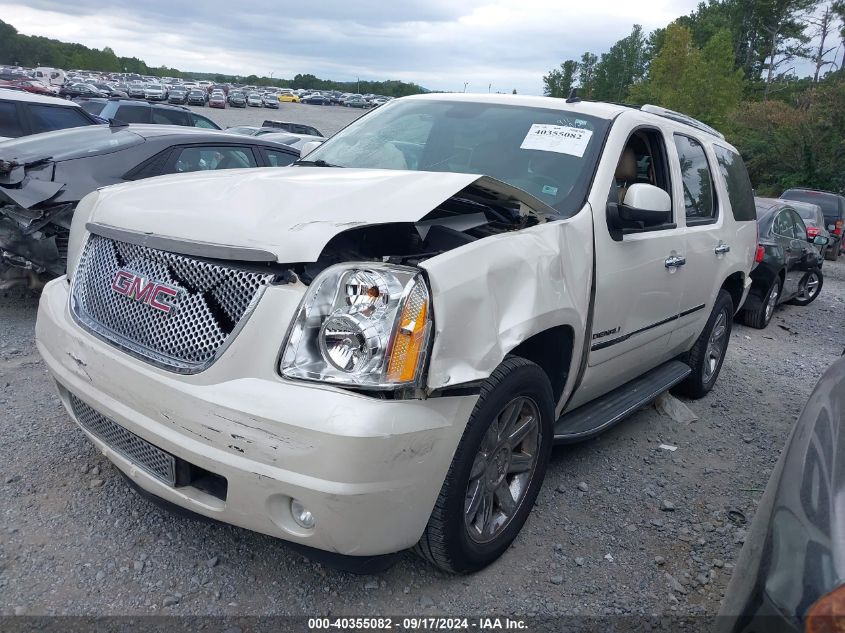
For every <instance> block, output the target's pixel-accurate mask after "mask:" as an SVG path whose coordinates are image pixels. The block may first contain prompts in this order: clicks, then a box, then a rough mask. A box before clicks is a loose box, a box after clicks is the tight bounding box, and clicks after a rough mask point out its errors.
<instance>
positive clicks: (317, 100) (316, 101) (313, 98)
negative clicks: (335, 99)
mask: <svg viewBox="0 0 845 633" xmlns="http://www.w3.org/2000/svg"><path fill="white" fill-rule="evenodd" d="M302 103H310V104H311V105H332V100H331V99H330V98H329V97H326V96H323V95H308V96H307V97H305V98H304V99H302Z"/></svg>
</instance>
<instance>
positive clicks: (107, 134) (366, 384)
mask: <svg viewBox="0 0 845 633" xmlns="http://www.w3.org/2000/svg"><path fill="white" fill-rule="evenodd" d="M174 130H175V128H167V129H166V131H162V128H147V129H145V128H144V127H143V126H137V127H136V126H132V125H129V126H126V125H119V124H115V123H112V125H111V126H108V127H107V126H90V127H88V128H79V129H75V130H66V131H63V132H54V133H52V134H49V135H39V136H34V137H31V138H29V139H26V138H25V139H21V140H19V141H12V142H7V143H4V144H0V196H4V197H5V198H6V199H7V200H6V204H5V205H4V206H3V207H2V210H3V211H4V212H5V213H6V217H4V225H3V226H4V227H6V228H8V227H9V226H11V224H10V223H11V222H15V223H16V225H17V226H16V227H15V230H16V231H17V232H18V233H17V234H16V237H18V238H20V239H18V241H17V242H14V243H13V244H11V247H7V245H6V244H3V245H2V248H3V249H4V250H6V251H7V252H9V253H11V254H12V255H14V254H15V249H16V248H19V247H17V246H16V244H18V243H24V242H26V241H27V240H29V241H31V237H32V236H34V235H35V234H36V233H43V232H46V231H47V230H49V229H47V227H48V225H50V223H51V222H52V219H53V218H54V217H59V215H60V214H61V213H67V216H66V217H64V218H63V222H64V226H63V228H64V229H66V232H65V233H64V237H63V239H64V243H65V248H66V251H65V252H66V255H65V259H66V266H65V267H66V271H67V274H66V275H63V274H61V273H62V271H61V270H59V271H57V272H56V274H59V275H60V276H59V277H58V278H57V279H55V280H53V281H50V282H49V283H48V284H47V286H46V287H45V289H44V292H43V295H42V299H41V304H40V308H39V317H38V323H37V327H36V336H37V344H38V349H39V351H40V352H41V354H42V356H43V358H44V360H45V362H46V364H47V367H48V369H49V370H50V372H51V374H52V376H53V377H54V378H55V380H56V382H57V383H58V385H59V393H60V396H61V398H62V401H63V402H64V404H65V406H66V408H67V410H68V411H69V413H70V414H71V415H72V417H73V418H74V420H75V421H76V422H77V423H78V424H79V426H80V427H81V428H82V430H83V431H84V432H85V433H86V434H87V436H88V437H89V438H90V439H91V441H92V442H94V443H95V444H96V446H97V447H98V449H100V450H101V451H102V452H103V453H104V454H105V455H106V456H107V457H108V458H109V459H110V460H111V461H112V462H113V463H114V464H115V465H116V467H117V468H118V469H120V470H121V472H123V473H124V474H125V475H126V476H127V478H128V479H129V480H130V481H131V482H132V484H133V485H135V486H137V487H138V488H140V489H142V490H143V491H145V492H146V493H149V494H151V495H153V496H155V497H158V498H160V499H162V500H164V501H166V502H167V503H169V504H172V505H175V506H180V507H181V508H184V509H188V510H190V511H192V512H195V513H198V514H201V515H205V516H210V517H214V518H215V519H217V520H221V521H225V522H229V523H232V524H234V525H237V526H240V527H244V528H247V529H251V530H255V531H258V532H262V533H265V534H269V535H272V536H276V537H278V538H281V539H283V540H285V541H287V542H289V543H291V544H292V545H294V546H296V547H298V548H300V549H301V550H303V551H305V552H308V553H310V554H311V555H315V556H319V557H320V558H321V559H322V560H331V561H333V562H334V563H335V564H337V565H339V566H345V567H348V568H356V569H374V568H378V567H380V566H384V565H386V564H389V562H391V561H392V560H393V558H394V557H395V555H396V553H397V552H400V551H402V550H404V549H407V548H414V550H415V551H416V552H417V553H419V554H420V555H421V556H422V557H423V558H425V559H426V560H428V561H429V562H430V563H432V564H434V565H435V566H437V567H438V568H440V569H442V570H445V571H448V572H458V573H462V572H471V571H475V570H478V569H481V568H482V567H484V566H486V565H489V564H491V563H492V562H493V561H495V560H496V559H497V558H498V557H499V556H500V555H501V554H502V553H503V552H504V551H505V550H506V549H507V548H508V547H509V546H510V544H511V542H512V541H513V539H514V538H515V537H516V535H517V534H518V533H519V531H520V529H521V527H522V525H523V523H524V522H525V520H526V519H527V517H528V514H529V513H530V511H531V508H532V506H533V503H534V499H535V498H536V496H537V493H538V491H539V488H540V486H541V485H542V482H543V476H544V473H545V470H546V465H547V463H548V459H549V454H550V451H551V446H552V444H554V443H571V442H577V441H582V440H584V439H587V438H590V437H595V436H596V435H598V434H600V433H603V432H604V431H606V430H607V429H608V428H610V427H611V426H613V425H615V424H617V423H619V422H621V421H622V420H623V419H625V418H626V417H627V416H628V415H630V414H631V413H633V412H635V411H637V410H638V409H639V408H641V407H642V406H643V405H644V404H647V403H649V402H651V401H652V400H653V399H654V398H656V397H657V396H658V395H660V394H661V393H664V392H665V391H667V390H669V389H672V390H673V391H675V392H676V393H679V394H683V395H685V396H687V397H690V398H701V397H703V396H705V395H706V394H707V393H708V392H709V391H710V390H711V389H712V387H713V385H714V384H715V382H716V380H717V378H718V376H719V372H720V370H721V366H722V363H723V361H724V358H725V353H726V351H727V346H728V341H729V339H730V332H731V327H732V323H733V320H734V318H735V316H738V315H739V314H740V313H745V314H747V313H749V311H754V310H758V311H759V310H760V309H761V308H760V307H759V306H758V305H757V304H756V303H755V302H754V298H755V297H756V298H758V299H759V302H760V305H761V306H763V308H762V309H763V311H764V312H765V310H767V309H768V307H769V305H770V303H771V301H770V300H771V296H772V291H771V288H772V287H773V285H774V284H777V285H778V290H777V291H776V292H775V293H774V296H775V297H776V301H775V302H774V305H773V306H772V310H774V306H776V305H777V303H778V302H780V301H781V300H784V301H785V300H798V301H799V302H801V301H803V302H804V303H805V304H807V303H810V302H811V301H813V300H814V299H815V298H816V297H817V296H818V294H819V292H821V279H822V278H821V269H822V262H823V261H824V260H823V258H822V252H821V251H823V250H824V249H826V248H828V247H830V246H831V245H833V246H834V247H838V246H839V244H841V237H840V239H839V243H837V242H836V241H835V240H834V239H833V238H832V237H831V236H836V235H841V229H842V226H841V224H839V226H838V227H837V221H836V220H835V219H833V217H832V216H831V217H830V218H828V217H827V216H826V214H825V213H824V208H823V207H821V205H818V206H819V209H820V210H821V211H822V212H823V213H822V215H823V216H825V219H824V220H823V222H824V224H825V227H824V228H825V230H826V231H828V234H829V235H828V236H824V235H821V232H820V231H818V232H816V233H815V234H814V235H813V236H812V238H811V236H810V234H809V232H808V230H807V225H806V224H804V222H803V220H802V217H801V215H800V213H799V211H798V210H797V209H796V207H798V206H799V205H796V204H794V203H791V202H789V201H785V200H768V201H767V200H761V199H757V200H755V199H754V196H753V192H752V188H751V183H750V181H749V178H748V175H747V173H746V170H745V167H744V164H743V162H742V159H741V158H740V156H739V154H738V152H737V151H736V149H735V148H733V147H732V146H731V145H730V144H729V143H728V142H727V141H726V140H725V139H724V137H723V136H722V135H720V134H719V133H718V132H716V131H715V130H713V129H711V128H709V127H708V126H706V125H704V124H702V123H700V122H698V121H696V120H694V119H691V118H689V117H686V116H684V115H682V114H679V113H676V112H672V111H669V110H665V109H663V108H658V107H655V106H643V107H642V108H632V107H626V106H620V105H614V104H603V103H590V102H581V101H579V100H575V99H573V100H571V101H568V102H567V101H563V100H557V99H548V98H540V97H524V96H511V95H505V96H501V95H430V96H417V97H409V98H405V99H401V100H397V101H395V102H392V103H390V104H387V105H385V106H384V107H383V108H379V109H378V110H377V111H376V112H373V113H372V114H370V115H368V116H366V117H362V118H360V119H358V120H357V121H356V122H354V123H353V124H351V125H350V126H348V127H347V128H345V129H344V130H342V131H341V132H339V133H338V134H336V135H335V136H333V137H332V138H330V139H328V140H326V141H325V142H324V143H323V144H321V145H319V146H318V147H314V146H313V145H312V146H306V147H303V154H304V155H305V156H304V157H303V158H301V159H300V160H298V161H296V163H295V167H293V168H290V169H276V170H266V169H264V170H261V169H252V170H248V169H247V170H243V169H241V170H238V171H232V172H226V171H219V170H225V169H226V168H227V167H242V168H243V167H251V166H259V165H268V164H272V160H271V158H270V155H269V150H268V148H267V147H266V146H264V143H266V141H264V140H263V139H264V138H265V137H266V136H269V134H267V135H264V134H259V133H256V134H254V135H251V136H241V137H240V138H242V139H247V140H250V141H251V143H247V141H242V143H243V147H241V148H238V149H236V150H233V151H227V152H224V151H220V150H221V149H222V147H221V146H220V142H221V141H218V139H219V138H222V136H220V135H214V134H215V133H213V132H206V133H207V134H210V135H213V136H211V137H209V139H203V140H202V141H197V142H196V143H195V142H193V140H196V139H199V138H200V137H195V139H191V138H190V137H188V138H184V139H179V142H178V143H176V144H175V145H172V144H170V145H166V146H165V145H159V146H156V145H154V140H155V139H159V138H161V137H171V136H175V135H177V132H176V131H174ZM191 132H192V133H194V134H202V133H203V132H201V131H191ZM178 133H179V134H181V133H182V131H181V130H179V131H178ZM77 134H91V135H92V136H91V139H90V140H85V141H81V140H79V139H76V138H74V139H72V142H69V143H68V145H69V146H72V147H73V148H75V149H69V150H68V152H67V153H66V154H65V155H64V156H63V155H62V154H61V152H56V151H54V148H51V150H50V151H47V150H46V149H45V148H44V147H38V145H39V143H43V142H45V141H47V140H48V139H57V138H62V135H66V136H67V138H69V137H71V136H73V135H77ZM95 134H96V135H99V137H95V136H94V135H95ZM231 138H234V137H231ZM98 139H99V145H98ZM51 142H52V141H51ZM226 142H227V143H230V142H231V143H233V142H234V141H232V140H231V139H230V138H229V137H227V141H226ZM208 143H214V144H215V148H214V149H213V151H212V150H210V149H209V148H208V146H207V145H208ZM147 144H149V145H150V147H149V148H147ZM80 146H85V147H88V148H92V149H93V151H91V152H89V153H91V154H93V156H92V157H91V158H90V162H89V163H87V164H88V165H91V167H87V168H86V167H85V163H84V162H81V161H80V159H82V158H83V157H82V156H80V155H78V154H74V151H76V152H78V151H79V150H78V149H77V148H78V147H80ZM98 146H99V147H102V148H103V149H102V152H101V154H100V156H97V151H96V149H95V148H96V147H98ZM247 146H248V147H247ZM141 148H143V150H142V149H141ZM227 149H231V148H227ZM293 151H294V150H289V151H288V152H284V156H283V157H282V158H283V159H288V158H290V159H291V160H290V162H292V161H293V159H294V158H295V155H294V154H293V153H292V152H293ZM141 154H143V155H141ZM250 155H251V156H252V159H253V162H252V163H250V162H249V160H248V159H249V156H250ZM63 158H65V159H67V160H66V161H63V160H62V159H63ZM118 159H123V160H125V162H121V160H118ZM139 159H140V161H139ZM276 160H277V162H280V160H282V159H280V158H278V157H277V158H276ZM63 162H66V163H67V164H65V165H62V163H63ZM107 162H108V163H115V164H118V165H119V166H118V167H116V168H115V170H114V171H113V172H112V173H111V175H110V178H111V180H110V181H109V182H103V183H93V186H91V183H85V180H86V179H87V176H88V175H90V173H92V172H94V171H97V172H98V173H100V172H105V168H104V167H97V166H96V165H103V164H105V163H107ZM124 166H125V167H127V169H126V170H124V169H123V167H124ZM77 168H78V169H80V171H78V172H74V171H73V170H74V169H77ZM109 168H111V167H109ZM183 172H184V173H183ZM187 172H193V173H187ZM159 174H172V175H170V176H166V177H163V178H156V179H154V180H146V181H143V182H131V181H134V180H139V179H144V178H147V177H149V176H153V175H159ZM110 182H114V183H120V184H116V186H112V187H106V188H98V187H100V185H101V184H109V183H110ZM86 189H87V190H86ZM88 191H90V192H91V193H88V195H84V194H85V193H87V192H88ZM787 193H788V192H787ZM785 195H787V194H785ZM814 195H818V194H814ZM63 196H66V197H63ZM83 196H84V197H83ZM787 197H788V196H787ZM837 200H838V199H837ZM843 201H845V200H843ZM837 204H839V202H838V201H837ZM62 205H65V206H64V211H60V210H59V209H61V206H62ZM234 208H237V209H238V213H236V214H233V213H230V212H229V210H231V209H234ZM812 211H813V213H816V212H815V210H812ZM816 217H817V216H816ZM817 219H818V218H817ZM829 220H833V221H832V222H830V223H829ZM34 227H37V228H34ZM837 229H838V230H839V232H838V233H837ZM24 238H26V239H24ZM54 241H55V242H56V244H57V245H58V240H54ZM761 249H762V252H761ZM790 257H791V258H792V259H790ZM778 258H780V259H778ZM21 259H22V260H25V261H28V262H30V263H31V260H28V259H27V258H26V256H25V255H22V256H21ZM17 264H18V265H21V262H20V260H18V261H17ZM59 268H60V269H61V268H62V266H59ZM760 270H765V271H766V275H765V276H763V275H761V274H759V273H758V272H757V271H760ZM468 313H469V314H471V315H472V319H471V320H470V321H468V320H467V316H466V315H467V314H468ZM764 316H765V314H764ZM747 318H750V317H747ZM768 318H769V319H770V318H771V315H769V316H768ZM766 322H768V320H766ZM758 325H759V324H758ZM762 325H765V323H763V324H762ZM198 333H199V334H198ZM127 390H131V393H132V398H131V399H130V398H126V397H125V393H126V391H127ZM339 411H342V412H343V414H342V416H338V415H337V412H339ZM315 455H317V456H318V457H319V459H314V456H315Z"/></svg>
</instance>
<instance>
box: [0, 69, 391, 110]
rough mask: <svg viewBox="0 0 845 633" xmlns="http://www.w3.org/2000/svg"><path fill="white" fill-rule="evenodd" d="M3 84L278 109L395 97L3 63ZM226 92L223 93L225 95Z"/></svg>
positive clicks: (358, 104) (364, 104)
mask: <svg viewBox="0 0 845 633" xmlns="http://www.w3.org/2000/svg"><path fill="white" fill-rule="evenodd" d="M0 86H2V87H7V88H17V89H21V90H26V91H28V92H34V93H37V94H44V95H51V96H60V97H65V98H68V99H76V98H80V97H83V98H84V97H87V98H91V97H94V98H96V97H117V98H124V99H125V98H131V99H145V100H147V101H158V102H167V103H174V104H182V105H185V104H190V105H202V106H205V105H208V106H209V107H215V108H225V107H226V106H227V105H229V106H231V107H236V108H237V107H240V108H243V107H265V108H273V109H278V107H279V104H280V103H291V102H292V103H308V104H314V105H343V106H346V107H351V108H375V107H378V106H380V105H384V104H385V103H387V102H388V101H390V100H391V99H392V98H393V97H387V96H383V95H375V94H357V93H348V92H341V91H338V90H326V91H319V90H306V89H293V88H274V87H268V86H249V85H240V84H228V83H213V82H210V81H193V80H186V79H177V78H172V77H164V78H160V79H159V78H155V77H141V76H140V75H137V74H132V73H97V72H93V71H68V72H67V73H66V72H65V71H62V70H59V69H55V68H34V69H25V68H18V67H0ZM221 95H222V97H221Z"/></svg>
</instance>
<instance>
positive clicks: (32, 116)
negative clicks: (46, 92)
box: [0, 89, 102, 141]
mask: <svg viewBox="0 0 845 633" xmlns="http://www.w3.org/2000/svg"><path fill="white" fill-rule="evenodd" d="M98 123H102V121H100V120H98V119H97V118H96V117H94V116H92V115H91V114H90V113H88V112H86V111H85V110H83V109H82V108H80V107H79V106H78V105H77V104H75V103H73V102H72V101H68V100H67V99H59V98H58V97H45V96H43V95H37V94H32V93H30V92H25V91H23V90H4V89H0V141H3V140H5V139H9V138H18V137H20V136H29V135H30V134H39V133H41V132H52V131H54V130H64V129H66V128H69V127H81V126H83V125H96V124H98Z"/></svg>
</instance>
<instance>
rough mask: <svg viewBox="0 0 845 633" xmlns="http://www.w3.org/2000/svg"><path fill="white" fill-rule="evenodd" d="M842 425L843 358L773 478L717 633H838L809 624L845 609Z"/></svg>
mask: <svg viewBox="0 0 845 633" xmlns="http://www.w3.org/2000/svg"><path fill="white" fill-rule="evenodd" d="M843 423H845V356H843V357H842V358H840V359H839V360H837V361H836V362H834V363H833V365H831V366H830V367H829V368H828V370H827V371H826V372H825V373H824V375H822V377H821V379H820V380H819V382H818V383H817V384H816V387H815V389H814V390H813V393H812V394H811V395H810V399H809V400H808V401H807V404H806V406H805V407H804V410H803V411H802V413H801V415H800V417H799V418H798V421H797V422H796V424H795V427H794V428H793V429H792V433H791V435H790V437H789V439H788V440H787V442H786V446H785V448H784V450H783V452H782V453H781V456H780V459H779V461H778V463H777V466H775V468H774V471H773V472H772V476H771V478H770V479H769V484H768V486H767V487H766V491H765V493H764V494H763V496H762V498H761V499H760V503H759V505H758V507H757V512H756V514H755V515H754V521H753V522H752V524H751V528H750V530H749V532H748V535H747V536H746V538H745V545H744V547H743V549H742V552H741V553H740V556H739V560H738V561H737V564H736V568H735V570H734V573H733V577H732V578H731V582H730V584H729V585H728V588H727V591H726V592H725V600H724V603H723V604H722V608H721V611H720V616H722V617H720V618H719V623H718V624H719V626H718V631H719V633H773V632H782V633H786V632H794V633H799V632H801V631H805V630H806V631H834V630H836V631H840V630H842V629H841V628H837V627H835V626H832V625H833V621H832V619H831V618H827V620H825V619H824V616H822V619H821V620H816V622H808V619H810V620H813V619H814V618H818V617H819V615H821V614H825V613H827V614H829V613H830V612H831V611H833V612H837V613H842V605H843V603H845V586H843V583H845V540H843V535H845V504H843V503H842V499H843V498H845V442H843V441H842V432H843V430H845V429H843ZM832 592H833V593H832ZM830 607H834V608H833V609H831V608H830ZM839 618H840V619H839V625H840V626H841V624H842V620H841V615H840V616H839ZM825 624H827V625H828V626H824V625H825ZM828 627H829V628H828Z"/></svg>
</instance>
